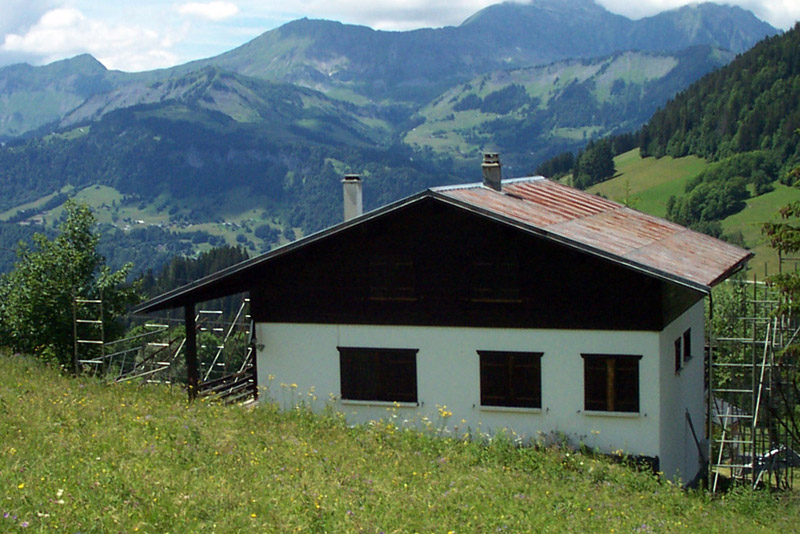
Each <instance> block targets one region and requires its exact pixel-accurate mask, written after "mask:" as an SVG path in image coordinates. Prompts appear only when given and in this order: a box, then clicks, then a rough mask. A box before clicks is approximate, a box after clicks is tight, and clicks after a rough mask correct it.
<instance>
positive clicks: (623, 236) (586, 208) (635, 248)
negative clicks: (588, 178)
mask: <svg viewBox="0 0 800 534" xmlns="http://www.w3.org/2000/svg"><path fill="white" fill-rule="evenodd" d="M432 191H433V192H434V193H435V194H436V195H439V196H441V197H443V198H446V199H450V200H453V201H456V202H457V203H459V204H461V205H463V206H465V207H467V208H472V209H475V210H478V211H480V212H482V213H485V214H489V215H492V214H493V215H496V216H499V217H501V218H503V219H506V220H508V221H509V222H513V223H516V224H518V225H520V226H522V227H523V228H527V229H528V230H530V231H533V232H535V233H539V234H542V235H545V236H547V237H550V238H553V239H557V240H559V241H562V242H564V243H566V244H568V245H572V246H575V247H577V248H580V249H582V250H585V251H587V252H594V253H596V254H598V255H602V256H606V257H609V258H610V259H617V260H622V261H623V262H624V263H626V264H629V265H630V266H632V267H636V268H639V269H642V270H644V271H647V272H651V273H653V274H656V275H659V276H662V277H667V278H670V279H673V280H675V281H678V282H683V283H686V284H688V285H691V286H694V287H696V288H698V289H703V290H707V289H708V288H709V287H711V286H713V285H714V284H715V283H717V282H718V281H720V280H721V279H723V278H725V277H727V276H729V275H730V274H731V273H732V272H733V271H735V270H736V269H738V268H740V267H741V266H742V265H743V264H744V263H745V262H746V261H747V260H748V259H749V258H750V257H752V254H751V253H750V252H749V251H747V250H744V249H741V248H739V247H736V246H733V245H730V244H728V243H725V242H723V241H720V240H718V239H714V238H712V237H709V236H707V235H704V234H701V233H698V232H694V231H692V230H689V229H687V228H684V227H683V226H680V225H678V224H675V223H672V222H669V221H666V220H664V219H660V218H658V217H654V216H652V215H647V214H645V213H642V212H639V211H636V210H634V209H631V208H628V207H626V206H624V205H622V204H619V203H617V202H613V201H611V200H607V199H604V198H600V197H597V196H594V195H591V194H589V193H586V192H584V191H579V190H577V189H573V188H571V187H567V186H565V185H561V184H559V183H557V182H552V181H550V180H547V179H545V178H542V177H531V178H524V179H516V180H507V181H504V182H503V189H502V191H495V190H494V189H491V188H488V187H484V186H483V185H482V184H469V185H464V186H450V187H441V188H435V189H433V190H432Z"/></svg>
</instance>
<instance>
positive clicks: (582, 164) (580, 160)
mask: <svg viewBox="0 0 800 534" xmlns="http://www.w3.org/2000/svg"><path fill="white" fill-rule="evenodd" d="M615 172H616V168H615V167H614V154H613V152H612V151H611V140H610V139H601V140H599V141H596V142H595V141H590V142H589V144H588V145H586V148H585V149H584V150H583V151H581V152H579V153H578V156H577V157H576V158H575V169H574V170H573V180H574V185H575V187H577V188H578V189H587V188H588V187H591V186H593V185H594V184H596V183H600V182H602V181H604V180H608V179H609V178H612V177H613V176H614V173H615Z"/></svg>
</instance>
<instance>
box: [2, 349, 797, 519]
mask: <svg viewBox="0 0 800 534" xmlns="http://www.w3.org/2000/svg"><path fill="white" fill-rule="evenodd" d="M263 396H264V397H266V398H267V399H269V398H280V397H283V398H285V399H292V401H291V402H294V403H295V404H296V405H297V406H298V407H297V408H295V409H289V410H288V411H286V412H280V411H279V410H278V408H277V405H276V404H273V403H270V402H269V401H267V402H264V403H262V404H261V405H259V406H258V407H255V408H251V409H247V408H243V407H240V406H229V407H224V406H219V405H209V404H207V403H204V402H196V403H194V404H192V405H187V402H186V398H185V393H184V391H182V389H181V388H178V387H173V388H170V387H164V386H155V385H147V384H143V383H123V384H116V385H104V384H102V383H100V382H99V381H97V380H93V379H89V378H79V379H72V378H67V377H65V376H63V375H61V374H59V373H58V371H57V370H54V369H50V368H46V367H44V366H43V365H41V364H40V363H39V362H36V361H33V360H31V359H28V358H26V357H24V356H19V355H17V356H11V355H8V354H5V353H3V354H0V412H2V417H0V488H2V490H0V496H2V498H0V529H2V531H3V532H51V531H52V532H83V533H95V532H97V533H104V532H147V533H149V532H216V533H220V534H223V533H229V532H230V533H238V532H259V533H271V532H275V533H285V532H341V533H370V534H378V533H380V532H387V533H388V532H392V533H405V532H426V533H427V532H432V533H436V534H448V533H453V534H455V533H472V532H543V533H544V532H552V533H561V532H581V533H604V534H607V533H609V532H664V533H674V532H696V533H720V534H721V533H727V532H730V529H731V528H732V525H735V527H736V529H737V530H738V531H739V532H747V533H754V534H756V533H762V532H763V533H768V532H770V533H771V532H792V531H794V530H795V526H796V525H797V524H798V522H800V506H798V504H800V503H798V501H797V496H796V495H795V494H794V493H788V494H771V493H768V492H750V491H748V490H742V491H734V492H731V493H728V494H726V495H724V496H722V497H718V498H711V497H710V496H709V495H708V494H705V493H700V492H692V491H690V492H685V491H683V490H681V489H680V487H679V486H677V485H674V484H669V483H664V482H659V481H658V480H657V479H656V478H655V477H654V476H652V475H650V474H648V473H644V472H637V471H635V470H634V469H632V468H630V467H625V466H623V465H621V464H620V463H619V462H613V461H611V460H609V459H606V458H603V457H599V456H595V455H594V454H592V453H591V440H589V441H587V442H586V443H585V447H583V448H574V447H571V446H569V445H567V444H566V443H565V442H564V441H563V438H561V437H559V436H557V435H556V436H549V437H546V438H543V442H542V445H543V446H540V447H537V448H519V447H517V445H516V444H515V442H514V438H515V437H514V436H513V435H509V436H501V437H499V438H495V439H492V440H491V441H490V442H489V441H488V440H485V439H483V438H482V437H481V434H480V429H474V428H471V429H468V428H459V430H458V432H457V433H456V434H454V435H442V434H441V432H440V431H439V429H440V428H441V427H442V424H443V421H444V419H445V418H447V417H449V415H448V412H447V409H446V407H441V410H440V413H441V419H439V420H436V421H412V422H405V421H403V416H402V414H401V413H399V412H396V411H394V410H392V409H390V410H387V412H386V419H385V420H383V421H382V422H379V423H376V424H372V425H366V426H357V427H350V426H348V425H347V424H346V423H345V422H344V420H343V419H341V418H340V417H339V416H337V415H334V414H332V413H327V414H326V415H322V416H319V415H312V414H311V413H310V412H309V411H308V410H307V406H309V405H311V404H313V405H315V406H317V407H322V406H323V405H324V403H325V400H324V399H316V398H315V397H314V395H313V392H307V391H297V390H296V389H294V388H293V386H292V385H290V384H286V385H279V384H274V385H273V387H271V388H270V390H269V391H265V392H263ZM287 402H288V401H287ZM412 427H413V428H412ZM467 437H472V438H473V439H472V441H470V440H468V439H466V438H467Z"/></svg>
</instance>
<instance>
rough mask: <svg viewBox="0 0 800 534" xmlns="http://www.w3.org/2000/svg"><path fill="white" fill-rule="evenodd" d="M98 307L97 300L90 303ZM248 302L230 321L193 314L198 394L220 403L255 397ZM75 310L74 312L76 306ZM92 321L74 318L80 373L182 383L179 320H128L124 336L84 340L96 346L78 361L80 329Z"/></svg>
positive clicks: (208, 312)
mask: <svg viewBox="0 0 800 534" xmlns="http://www.w3.org/2000/svg"><path fill="white" fill-rule="evenodd" d="M95 304H97V305H99V306H102V302H99V301H98V302H97V303H95ZM248 307H249V299H243V300H242V302H241V304H240V305H239V307H238V310H237V311H236V313H235V315H234V317H233V318H232V319H231V318H228V319H226V318H225V317H224V314H223V312H222V311H221V310H205V309H204V310H199V311H198V312H197V313H196V315H195V323H196V328H197V335H198V340H199V342H198V349H199V353H200V357H199V360H200V385H199V393H200V395H212V396H214V397H215V398H219V399H222V400H225V401H237V402H239V401H245V400H247V399H248V398H255V397H256V392H257V389H256V377H255V362H254V360H255V358H254V356H255V354H254V350H253V346H252V345H253V342H252V325H251V321H250V315H249V314H248V313H247V310H248ZM76 309H77V308H76ZM89 321H95V320H94V319H83V318H79V317H78V315H77V314H75V331H76V337H75V339H76V342H75V346H76V361H78V362H80V364H81V365H82V366H83V368H84V369H85V370H91V371H92V372H93V373H94V374H97V375H99V376H102V377H104V378H105V379H106V380H108V381H109V382H128V381H137V380H138V381H142V382H145V383H162V384H180V383H186V382H187V370H186V362H185V358H184V356H185V354H184V353H185V350H184V349H185V345H186V332H185V329H184V328H183V327H184V321H183V320H182V319H177V318H173V317H172V316H171V315H167V316H163V317H158V318H155V319H154V318H150V317H141V316H140V317H131V318H129V321H130V326H129V328H128V331H129V335H128V337H126V338H124V339H119V340H116V341H111V342H106V341H104V340H102V338H99V339H98V338H97V337H94V338H91V339H88V340H86V341H87V342H88V343H91V344H92V346H93V347H95V352H94V353H93V355H92V356H91V357H85V358H81V359H78V347H80V346H83V344H84V343H83V340H81V342H80V343H79V338H78V335H77V332H78V330H79V327H81V326H84V325H87V324H92V325H96V323H95V322H91V323H90V322H89Z"/></svg>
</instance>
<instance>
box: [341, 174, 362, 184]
mask: <svg viewBox="0 0 800 534" xmlns="http://www.w3.org/2000/svg"><path fill="white" fill-rule="evenodd" d="M360 181H361V176H359V175H358V174H345V175H344V178H343V179H342V182H360Z"/></svg>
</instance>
